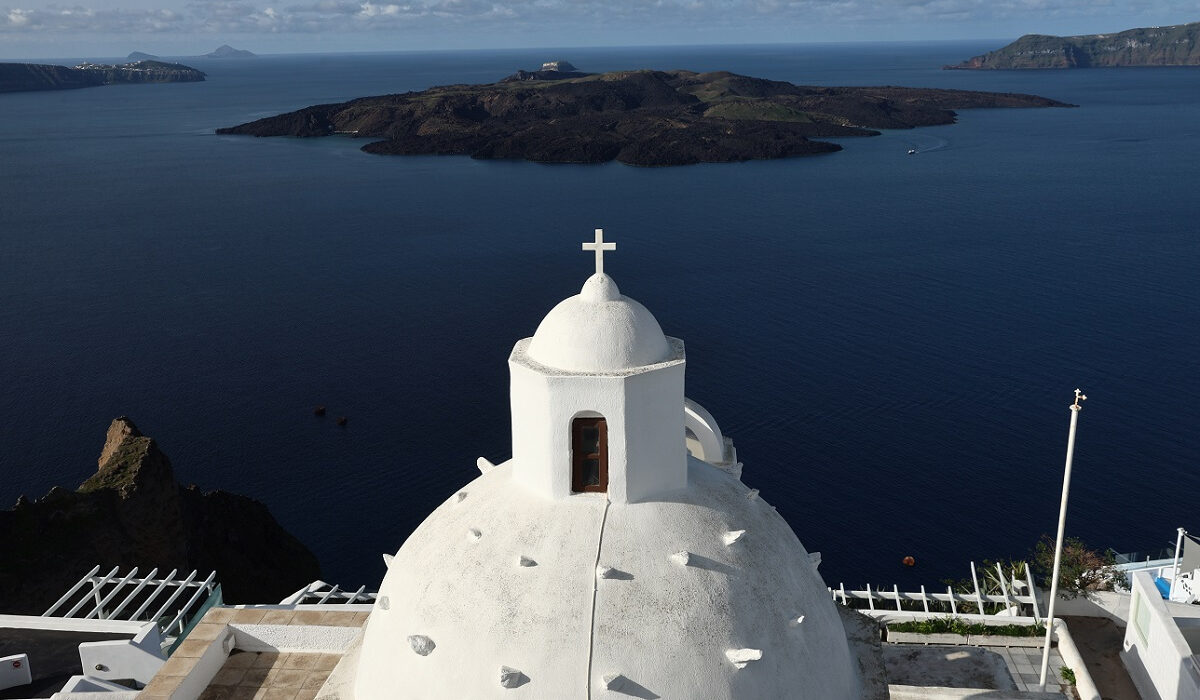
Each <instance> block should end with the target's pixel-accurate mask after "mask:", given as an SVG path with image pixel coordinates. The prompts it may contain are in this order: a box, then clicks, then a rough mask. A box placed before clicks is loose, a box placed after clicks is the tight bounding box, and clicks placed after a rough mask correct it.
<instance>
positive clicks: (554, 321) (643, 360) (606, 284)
mask: <svg viewBox="0 0 1200 700" xmlns="http://www.w3.org/2000/svg"><path fill="white" fill-rule="evenodd" d="M670 354H671V349H670V346H669V345H668V344H667V339H666V336H664V335H663V332H662V327H660V326H659V325H658V321H657V320H655V318H654V315H653V314H651V313H650V312H649V311H648V310H647V309H646V307H644V306H642V305H641V304H639V303H637V302H636V301H634V300H633V299H630V298H629V297H626V296H622V295H621V291H620V290H619V289H617V283H616V282H614V281H613V280H612V278H611V277H609V276H608V275H605V274H595V275H592V276H591V277H589V278H588V279H587V282H584V284H583V289H582V290H580V292H579V294H576V295H575V296H573V297H569V298H567V299H564V300H562V301H561V302H559V304H558V305H557V306H555V307H554V308H553V309H551V310H550V313H548V314H546V317H545V318H544V319H542V322H541V324H540V325H538V329H537V332H535V333H534V334H533V340H532V341H531V342H530V344H529V357H531V358H532V359H534V360H536V361H537V362H540V363H542V364H544V365H547V366H549V367H554V368H557V369H564V370H568V371H572V372H608V371H614V370H622V369H631V368H634V367H644V366H646V365H653V364H657V363H659V362H663V361H665V360H667V359H668V358H669V357H670Z"/></svg>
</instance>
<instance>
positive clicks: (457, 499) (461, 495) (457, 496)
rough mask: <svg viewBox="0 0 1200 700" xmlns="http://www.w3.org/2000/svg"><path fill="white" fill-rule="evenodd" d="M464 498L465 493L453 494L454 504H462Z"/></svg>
mask: <svg viewBox="0 0 1200 700" xmlns="http://www.w3.org/2000/svg"><path fill="white" fill-rule="evenodd" d="M466 497H467V492H466V491H459V492H458V493H456V494H454V502H455V503H462V501H463V499H464V498H466Z"/></svg>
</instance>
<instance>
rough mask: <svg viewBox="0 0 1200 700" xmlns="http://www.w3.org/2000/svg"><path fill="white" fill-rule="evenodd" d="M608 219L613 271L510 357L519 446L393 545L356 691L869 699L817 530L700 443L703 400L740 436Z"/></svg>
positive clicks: (538, 697)
mask: <svg viewBox="0 0 1200 700" xmlns="http://www.w3.org/2000/svg"><path fill="white" fill-rule="evenodd" d="M601 234H602V232H601V231H599V230H597V231H596V242H595V243H586V244H584V246H583V248H584V250H594V251H595V252H596V274H594V275H592V276H591V277H590V278H589V279H588V280H587V282H586V283H585V284H584V285H583V290H582V291H581V292H580V293H579V294H578V295H576V296H573V297H571V298H569V299H567V300H565V301H563V302H562V303H560V304H558V305H557V306H556V307H554V309H553V310H552V311H550V313H549V314H547V315H546V318H545V319H544V320H543V321H542V323H541V325H540V326H539V327H538V329H537V332H536V333H535V334H534V336H533V338H525V339H522V340H519V341H517V343H516V345H515V346H514V348H513V351H512V354H511V355H510V356H509V371H510V388H509V398H510V402H511V407H512V441H513V442H512V445H513V449H512V459H510V460H508V461H507V462H505V463H503V464H500V465H497V466H493V465H492V464H491V463H490V462H488V461H487V460H484V459H482V458H481V460H480V469H481V470H483V472H484V473H483V475H482V476H480V477H479V478H477V479H475V480H474V481H472V482H471V483H470V484H467V485H466V486H465V487H464V488H463V489H461V490H460V491H458V492H457V493H455V494H454V495H453V496H451V497H450V499H449V500H447V501H446V502H445V503H443V504H442V505H441V506H439V507H438V508H437V509H436V510H434V512H433V513H431V514H430V515H429V517H428V518H426V519H425V521H424V522H423V523H421V525H420V527H418V528H417V529H416V530H415V531H414V532H413V533H412V535H411V536H409V538H408V540H407V541H405V543H404V545H403V546H401V547H400V550H399V551H398V552H397V553H396V555H395V557H393V558H392V560H391V562H390V564H389V567H388V572H387V574H386V576H385V577H384V579H383V584H382V585H381V586H380V589H379V594H378V598H377V600H376V604H375V608H374V610H373V611H372V612H371V616H370V618H369V620H368V622H367V626H366V631H365V632H364V635H363V639H362V643H361V646H360V647H359V650H358V652H357V656H356V658H355V663H356V664H357V666H356V670H355V671H354V672H353V673H354V691H353V698H354V700H392V699H393V698H404V699H405V700H483V699H485V698H514V699H522V698H523V699H525V700H585V699H591V700H604V699H606V698H611V699H612V700H620V699H622V698H626V699H627V698H666V699H669V700H857V699H858V698H859V697H860V681H859V674H858V670H857V669H858V666H857V661H856V659H854V658H853V657H852V655H851V653H850V648H849V645H848V644H847V640H846V632H845V629H844V628H843V627H842V623H841V619H840V617H839V615H838V612H837V609H836V608H835V606H834V602H833V600H832V598H831V597H830V595H829V593H828V590H827V589H826V587H825V584H824V582H823V581H822V580H821V577H820V575H818V574H817V569H816V564H815V563H814V562H813V560H812V559H811V558H810V557H809V555H808V553H807V552H806V551H805V549H804V547H803V546H802V545H801V544H800V540H798V539H797V538H796V535H795V533H793V532H792V529H791V528H790V527H789V526H788V524H787V522H785V521H784V519H783V518H782V517H781V516H780V515H779V513H777V512H776V511H775V509H774V508H773V507H771V506H770V505H768V504H767V503H766V502H764V501H763V500H762V499H761V498H759V497H758V492H757V491H756V490H754V489H750V488H747V487H746V485H745V484H743V483H742V482H741V480H740V479H739V478H738V476H737V474H740V472H741V470H740V464H737V465H733V464H729V463H728V462H727V461H726V462H725V464H726V466H727V467H728V470H727V469H725V468H721V467H719V466H718V465H716V464H710V463H708V462H702V461H700V460H699V459H696V458H694V457H690V456H688V453H687V449H686V446H685V440H686V437H685V436H686V435H687V425H688V420H686V419H685V415H691V416H692V418H691V419H690V420H691V424H692V425H695V426H697V427H699V426H704V427H707V428H709V429H710V430H711V432H712V434H713V443H714V444H712V445H710V447H711V449H710V450H708V451H709V452H712V453H713V454H714V455H718V456H720V457H722V458H723V457H724V456H725V455H726V454H729V455H733V454H735V453H734V451H733V449H732V444H728V445H727V444H726V443H727V441H726V440H725V439H724V438H723V437H722V438H720V439H718V438H716V437H715V436H717V435H719V434H720V433H719V431H718V430H717V429H716V427H715V425H716V423H715V421H714V420H713V419H712V416H711V415H709V414H708V413H707V412H706V411H704V409H702V408H700V407H698V406H696V405H695V404H694V403H690V402H688V401H687V399H686V398H685V396H684V370H685V365H686V362H687V359H686V356H685V354H684V348H683V343H682V341H679V340H678V339H674V338H673V339H670V340H668V339H667V338H665V337H664V336H663V333H662V329H661V328H660V327H659V325H658V322H657V321H656V320H654V317H653V316H652V315H651V314H650V312H649V311H647V310H646V309H645V307H643V306H642V305H641V304H638V303H637V302H635V301H633V300H631V299H628V298H626V297H623V296H621V293H620V292H619V291H618V290H617V285H616V284H615V283H614V282H613V281H612V279H610V278H609V277H608V276H607V275H605V274H603V266H602V256H603V253H604V252H605V251H611V250H613V249H615V247H616V246H615V244H614V243H611V242H608V243H605V242H603V239H602V236H601ZM689 412H690V414H689ZM477 418H480V417H477ZM424 466H425V465H413V468H422V467H424Z"/></svg>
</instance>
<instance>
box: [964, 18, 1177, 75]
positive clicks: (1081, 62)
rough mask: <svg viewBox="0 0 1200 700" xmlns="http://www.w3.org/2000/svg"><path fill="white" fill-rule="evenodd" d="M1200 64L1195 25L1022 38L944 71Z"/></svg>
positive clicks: (1026, 36) (1030, 35)
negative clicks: (1115, 32) (1114, 32)
mask: <svg viewBox="0 0 1200 700" xmlns="http://www.w3.org/2000/svg"><path fill="white" fill-rule="evenodd" d="M1196 65H1200V22H1193V23H1191V24H1179V25H1175V26H1173V27H1148V28H1144V29H1129V30H1126V31H1123V32H1119V33H1117V34H1090V35H1087V36H1047V35H1043V34H1027V35H1025V36H1023V37H1021V38H1020V39H1017V40H1016V41H1014V42H1013V43H1011V44H1009V45H1008V46H1005V47H1004V48H1002V49H998V50H996V51H992V52H989V53H986V54H984V55H982V56H976V57H974V58H971V59H968V60H966V61H963V62H962V63H960V64H958V65H956V66H945V68H946V69H948V70H957V69H962V70H1020V69H1033V68H1098V67H1112V66H1196Z"/></svg>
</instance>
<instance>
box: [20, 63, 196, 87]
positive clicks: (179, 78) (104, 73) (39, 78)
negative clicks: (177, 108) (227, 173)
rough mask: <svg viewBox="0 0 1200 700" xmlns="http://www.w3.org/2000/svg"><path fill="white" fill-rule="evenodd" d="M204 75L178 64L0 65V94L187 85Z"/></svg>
mask: <svg viewBox="0 0 1200 700" xmlns="http://www.w3.org/2000/svg"><path fill="white" fill-rule="evenodd" d="M202 80H204V73H203V72H201V71H198V70H196V69H195V68H192V67H190V66H185V65H183V64H181V63H163V62H161V61H136V62H134V63H123V64H121V65H117V66H109V65H103V64H97V63H81V64H79V65H78V66H75V67H74V68H68V67H66V66H54V65H43V64H39V63H0V92H23V91H28V90H70V89H74V88H85V87H96V86H98V85H114V84H119V83H190V82H199V81H202Z"/></svg>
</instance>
